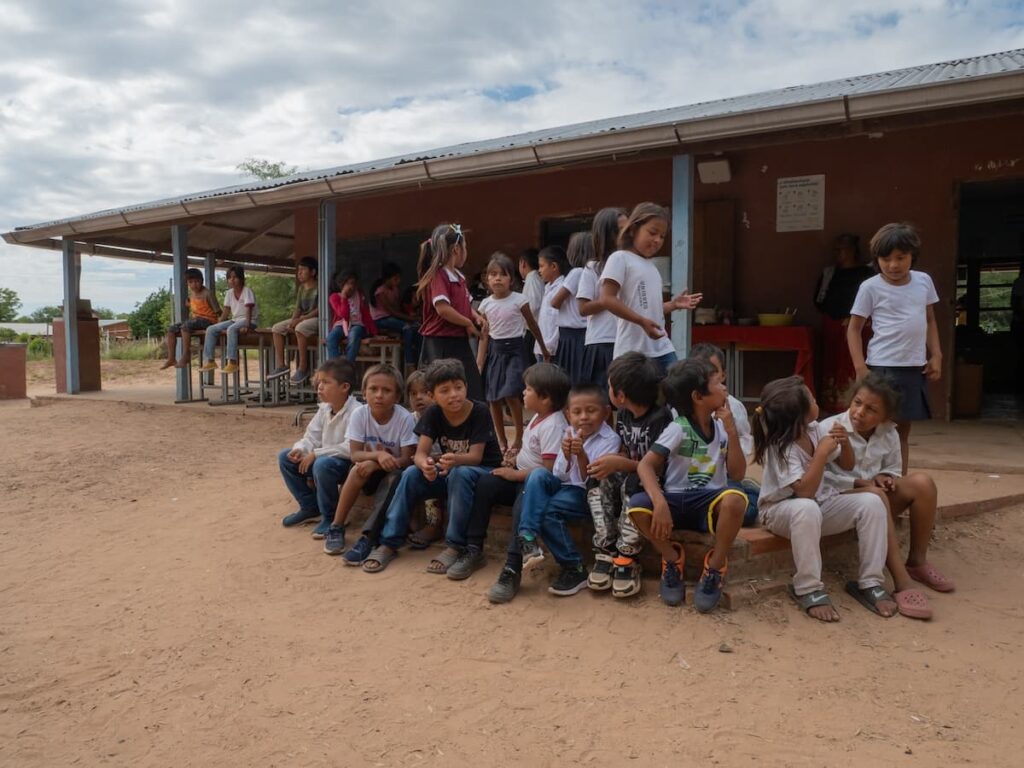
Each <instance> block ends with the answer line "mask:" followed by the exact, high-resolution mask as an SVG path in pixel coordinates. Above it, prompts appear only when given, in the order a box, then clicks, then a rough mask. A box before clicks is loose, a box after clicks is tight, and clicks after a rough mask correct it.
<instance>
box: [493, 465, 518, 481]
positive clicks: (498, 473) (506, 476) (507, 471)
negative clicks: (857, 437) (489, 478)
mask: <svg viewBox="0 0 1024 768" xmlns="http://www.w3.org/2000/svg"><path fill="white" fill-rule="evenodd" d="M491 474H492V475H494V476H495V477H500V478H501V479H502V480H515V479H516V478H515V474H516V470H514V469H513V468H512V467H498V468H497V469H492V470H491Z"/></svg>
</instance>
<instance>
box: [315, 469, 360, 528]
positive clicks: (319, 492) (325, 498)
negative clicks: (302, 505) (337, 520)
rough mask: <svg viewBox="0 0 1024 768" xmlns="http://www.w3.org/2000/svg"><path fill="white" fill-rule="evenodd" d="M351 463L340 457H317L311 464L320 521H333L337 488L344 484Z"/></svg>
mask: <svg viewBox="0 0 1024 768" xmlns="http://www.w3.org/2000/svg"><path fill="white" fill-rule="evenodd" d="M351 469H352V462H351V461H349V460H348V459H343V458H341V457H340V456H317V458H316V461H314V462H313V482H314V483H316V506H317V508H318V509H319V510H320V519H321V520H326V521H327V522H328V523H331V522H333V521H334V511H335V510H336V509H337V508H338V497H339V496H340V495H341V492H340V491H339V490H338V486H339V485H341V484H342V483H344V482H345V478H346V477H348V473H349V470H351Z"/></svg>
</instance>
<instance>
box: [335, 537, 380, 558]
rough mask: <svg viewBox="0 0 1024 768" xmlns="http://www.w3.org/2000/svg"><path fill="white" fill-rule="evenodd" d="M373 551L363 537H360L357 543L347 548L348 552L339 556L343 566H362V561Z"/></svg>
mask: <svg viewBox="0 0 1024 768" xmlns="http://www.w3.org/2000/svg"><path fill="white" fill-rule="evenodd" d="M372 551H373V544H371V543H370V540H369V539H368V538H366V537H365V536H360V537H359V541H357V542H356V543H355V544H353V545H352V546H351V547H349V550H348V552H346V553H345V554H344V555H342V556H341V559H342V561H343V562H344V563H345V565H362V564H363V560H365V559H366V558H368V557H369V556H370V552H372Z"/></svg>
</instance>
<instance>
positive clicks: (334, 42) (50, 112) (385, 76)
mask: <svg viewBox="0 0 1024 768" xmlns="http://www.w3.org/2000/svg"><path fill="white" fill-rule="evenodd" d="M0 18H3V19H4V25H3V29H2V31H0V94H2V96H0V230H7V229H10V228H12V227H14V226H16V225H19V224H29V223H36V222H38V221H45V220H50V219H55V218H60V217H63V216H69V215H73V214H78V213H84V212H89V211H93V210H98V209H102V208H106V207H111V206H115V205H120V204H128V203H137V202H141V201H145V200H151V199H156V198H161V197H167V196H171V195H177V194H183V193H186V192H193V191H197V190H201V189H207V188H211V187H215V186H222V185H227V184H232V183H235V182H238V181H241V179H240V177H239V174H238V172H237V171H236V169H235V166H236V165H237V164H238V163H239V162H241V161H242V160H243V159H244V158H246V157H251V156H255V157H264V158H267V159H270V160H283V161H285V162H287V163H289V164H293V165H298V166H300V167H301V168H321V167H329V166H332V165H338V164H343V163H348V162H356V161H362V160H368V159H372V158H375V157H383V156H388V155H393V154H396V153H401V152H407V151H411V150H416V149H427V148H430V147H433V146H441V145H447V144H454V143H458V142H462V141H469V140H474V139H483V138H489V137H494V136H499V135H504V134H509V133H518V132H521V131H526V130H533V129H537V128H543V127H551V126H556V125H560V124H565V123H571V122H578V121H582V120H589V119H593V118H599V117H607V116H611V115H616V114H626V113H630V112H639V111H646V110H652V109H659V108H664V107H670V106H677V105H681V104H687V103H692V102H698V101H706V100H712V99H718V98H724V97H727V96H735V95H739V94H743V93H751V92H755V91H760V90H765V89H770V88H778V87H784V86H787V85H796V84H802V83H810V82H818V81H821V80H826V79H833V78H839V77H846V76H852V75H858V74H864V73H867V72H874V71H880V70H886V69H893V68H897V67H903V66H911V65H914V64H922V63H929V62H934V61H940V60H943V59H951V58H958V57H965V56H973V55H978V54H982V53H987V52H992V51H998V50H1006V49H1010V48H1016V47H1024V12H1022V10H1021V6H1020V3H1016V2H1010V1H1009V0H1007V1H1006V2H980V1H974V0H957V1H955V2H945V1H943V0H902V1H896V2H891V1H890V2H883V1H882V0H848V1H847V2H845V3H841V4H840V3H823V2H821V1H820V0H747V1H746V2H741V1H740V0H726V1H724V2H714V3H712V2H702V3H673V2H657V1H654V2H646V3H642V4H635V3H634V4H629V3H622V2H617V1H614V2H613V0H599V1H597V2H587V3H582V2H564V3H558V4H550V3H547V2H541V1H540V0H520V1H519V2H516V3H507V4H492V3H473V2H469V0H434V1H433V2H431V3H411V2H405V3H398V2H395V3H388V4H383V3H381V4H368V3H365V2H362V1H360V2H354V1H353V0H349V1H347V2H337V1H336V0H335V1H333V2H331V1H329V0H317V1H314V2H298V0H292V1H291V2H288V1H286V0H285V1H279V2H274V3H262V4H261V3H253V2H251V0H247V1H243V0H227V1H226V2H218V3H210V2H208V1H204V2H200V0H179V1H175V0H162V2H161V1H154V0H119V1H117V0H109V1H108V2H104V3H94V4H83V3H81V2H75V1H74V0H67V1H66V2H48V3H36V2H31V0H21V1H20V2H19V1H16V0H0ZM69 30H72V31H73V34H69ZM500 93H507V94H514V95H515V96H516V99H515V100H504V101H503V100H501V99H500V98H495V97H494V94H500ZM124 273H128V274H130V275H132V276H133V278H131V279H129V277H128V276H127V274H124ZM168 274H169V269H167V268H164V267H160V266H155V265H145V266H144V267H142V268H139V269H136V268H135V267H134V266H133V267H132V268H131V269H128V270H126V269H125V268H124V265H123V264H122V263H120V262H116V261H111V260H104V259H90V260H87V268H86V269H85V270H84V271H83V291H86V292H88V291H91V292H92V294H93V295H91V296H90V298H92V299H93V300H94V302H95V303H96V304H101V305H106V306H111V307H114V308H117V309H129V308H131V306H132V305H133V304H134V303H135V302H136V301H139V300H140V299H142V298H143V297H144V296H145V295H146V294H147V293H148V292H149V291H150V290H153V289H154V288H156V287H157V286H159V285H162V284H164V282H165V280H166V278H167V276H168ZM0 284H2V285H4V286H8V287H12V288H14V289H15V290H17V291H18V293H19V294H20V295H21V297H22V300H23V302H24V304H25V308H26V310H31V309H32V308H34V307H36V306H40V305H43V304H55V303H58V302H59V301H60V294H61V286H60V268H59V254H57V253H56V252H45V251H33V250H28V249H24V248H15V247H12V246H7V245H0ZM87 295H88V294H87Z"/></svg>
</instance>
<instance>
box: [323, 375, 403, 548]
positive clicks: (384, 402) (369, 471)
mask: <svg viewBox="0 0 1024 768" xmlns="http://www.w3.org/2000/svg"><path fill="white" fill-rule="evenodd" d="M401 392H402V375H401V374H400V373H399V372H398V371H397V370H396V369H395V367H394V366H391V365H375V366H373V367H371V368H370V369H369V370H368V371H367V372H366V375H365V376H363V396H364V397H365V398H366V405H362V406H360V407H359V408H358V409H357V410H356V411H355V413H353V414H352V418H351V420H350V421H349V424H348V442H349V451H350V454H351V458H352V464H353V467H352V471H351V472H349V473H348V477H347V478H345V484H344V485H343V486H342V488H341V496H340V498H339V499H338V505H337V507H336V508H335V512H334V520H333V522H332V523H331V526H330V528H328V529H327V534H326V537H325V540H324V552H326V553H327V554H328V555H340V554H341V553H342V552H344V551H345V524H346V522H347V521H348V515H349V512H351V511H352V506H353V505H354V504H355V502H356V499H357V498H358V497H359V492H360V491H364V492H367V493H373V494H374V508H373V513H372V515H371V521H368V523H367V524H368V526H369V527H370V528H371V530H372V529H373V528H374V527H375V526H374V525H373V521H372V518H374V517H376V516H378V515H383V514H384V512H385V511H386V510H387V507H388V504H389V502H390V500H391V496H392V495H393V493H394V490H395V488H396V487H398V481H399V480H401V479H402V470H403V469H405V468H406V467H408V466H409V465H410V464H412V456H413V453H415V451H416V444H417V442H418V441H419V439H418V438H417V437H416V434H415V433H414V432H413V429H414V428H415V426H416V422H415V421H414V420H413V416H412V414H411V413H409V411H407V410H406V409H405V408H403V407H402V406H400V405H398V400H399V398H400V396H401ZM353 549H356V550H357V551H358V554H362V558H363V559H365V558H366V556H367V555H369V554H370V550H371V549H372V545H371V542H370V541H369V538H368V537H367V536H365V535H364V536H362V537H361V538H360V539H359V541H358V542H357V543H356V544H355V546H353ZM363 550H365V553H364V552H363ZM353 560H355V562H353ZM346 562H347V563H348V564H350V565H356V564H358V563H359V562H362V560H359V559H358V558H349V559H348V560H346Z"/></svg>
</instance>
